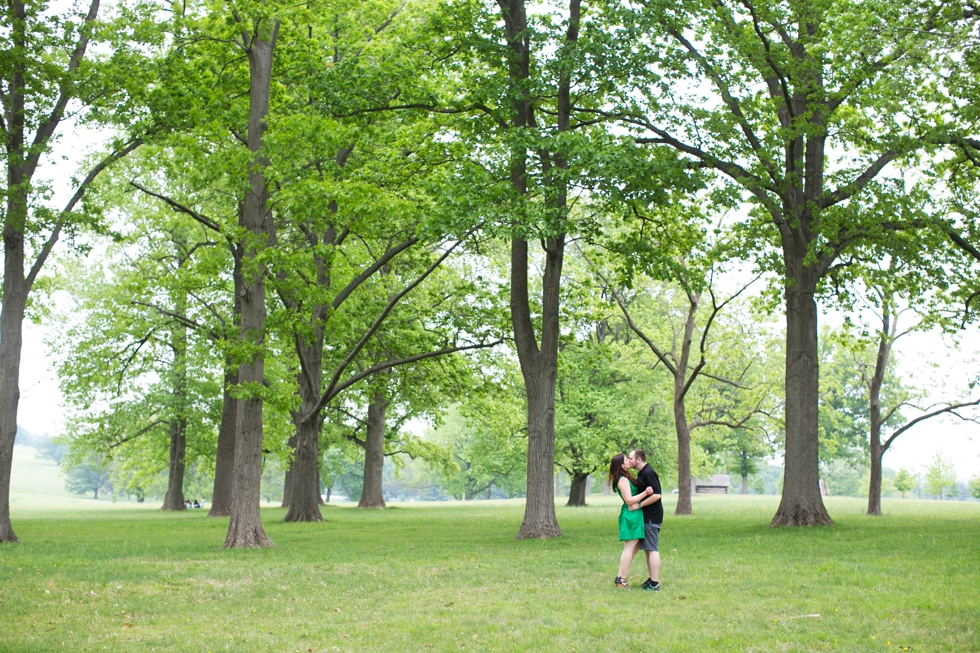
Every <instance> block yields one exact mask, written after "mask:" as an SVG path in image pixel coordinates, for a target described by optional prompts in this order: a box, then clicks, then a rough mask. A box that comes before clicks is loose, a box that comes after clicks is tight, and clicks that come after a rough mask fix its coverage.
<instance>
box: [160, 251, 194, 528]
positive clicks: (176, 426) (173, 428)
mask: <svg viewBox="0 0 980 653" xmlns="http://www.w3.org/2000/svg"><path fill="white" fill-rule="evenodd" d="M182 263H183V262H182ZM175 309H176V313H177V314H178V315H186V314H187V297H186V296H182V297H178V300H177V302H176V306H175ZM172 329H173V333H172V343H171V350H172V351H173V355H174V361H173V369H172V372H171V373H172V374H173V408H172V410H173V415H172V416H171V418H170V464H169V469H168V474H167V494H166V495H165V496H164V498H163V506H162V507H161V508H160V510H185V509H186V505H185V503H184V470H185V469H186V462H185V458H186V454H187V327H186V326H185V325H184V324H183V323H181V322H177V323H175V324H174V325H173V327H172Z"/></svg>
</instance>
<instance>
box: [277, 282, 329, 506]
mask: <svg viewBox="0 0 980 653" xmlns="http://www.w3.org/2000/svg"><path fill="white" fill-rule="evenodd" d="M321 281H322V279H321ZM314 319H316V318H314ZM315 331H316V333H315V335H314V337H313V342H312V343H304V342H302V341H301V340H297V342H296V354H297V356H298V357H299V359H300V360H301V361H303V363H302V371H301V372H300V373H299V375H298V377H297V381H298V385H299V394H300V409H299V412H298V413H297V418H296V435H295V436H294V437H293V438H292V439H293V441H294V442H295V447H296V448H295V452H294V453H295V455H294V456H293V464H292V465H290V466H289V473H288V475H287V481H288V485H289V503H288V504H286V498H285V492H284V493H283V504H284V505H288V506H289V511H288V512H287V513H286V516H285V517H284V518H283V521H288V522H318V521H323V515H321V514H320V504H321V503H322V500H321V499H320V449H319V446H320V442H319V441H320V426H321V425H322V424H323V420H322V418H321V417H320V413H319V412H315V411H314V408H316V404H317V401H319V399H320V386H321V383H322V375H323V328H322V326H318V327H317V328H316V329H315Z"/></svg>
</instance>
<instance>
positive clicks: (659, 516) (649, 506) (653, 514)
mask: <svg viewBox="0 0 980 653" xmlns="http://www.w3.org/2000/svg"><path fill="white" fill-rule="evenodd" d="M629 461H630V464H631V465H632V467H633V469H635V470H637V475H636V488H637V490H638V491H639V492H643V491H644V490H646V489H647V488H648V487H649V488H652V489H653V494H651V495H650V496H648V497H647V498H646V499H644V500H643V501H642V502H641V503H640V505H641V506H642V507H643V530H644V532H645V534H646V536H645V538H644V539H642V540H640V546H639V548H640V549H642V550H643V551H644V552H645V553H646V556H647V569H648V570H649V572H650V577H649V578H647V580H646V582H645V583H643V589H645V590H647V591H650V592H659V591H660V551H659V544H660V526H661V525H662V524H663V521H664V505H663V502H661V501H660V498H661V489H660V477H659V476H657V472H655V471H654V469H653V467H651V466H650V465H648V464H647V455H646V453H644V451H643V450H642V449H634V450H633V451H632V452H630V457H629Z"/></svg>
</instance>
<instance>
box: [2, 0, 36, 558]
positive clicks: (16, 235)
mask: <svg viewBox="0 0 980 653" xmlns="http://www.w3.org/2000/svg"><path fill="white" fill-rule="evenodd" d="M8 11H9V12H10V17H11V18H13V19H14V20H13V24H12V29H11V32H12V38H11V41H12V44H13V46H14V48H15V50H14V51H15V52H16V51H18V50H19V51H21V52H23V51H24V49H25V48H26V44H27V36H26V32H25V25H26V23H27V21H26V13H25V10H24V4H23V2H19V1H17V0H14V1H13V2H11V3H10V4H9V5H8ZM8 38H9V37H8ZM24 88H25V79H24V75H23V72H22V67H20V66H17V65H14V67H13V70H12V72H11V79H10V83H9V85H8V88H7V89H6V92H7V99H6V100H5V102H6V103H9V108H8V109H7V112H6V113H7V120H8V122H9V124H8V125H6V127H5V131H6V136H7V143H6V145H7V151H6V158H5V163H6V164H7V188H6V191H7V198H6V199H7V202H6V204H7V206H6V207H5V208H6V212H5V213H6V215H4V216H3V295H2V296H0V542H17V541H18V539H17V535H16V534H14V529H13V526H12V525H11V524H10V473H11V469H12V465H13V459H14V438H16V437H17V409H18V406H19V405H20V357H21V349H22V347H23V328H24V310H25V308H26V306H27V293H28V292H29V290H30V288H29V287H28V284H27V279H26V278H25V276H24V229H25V228H26V225H27V185H28V183H29V182H30V176H29V175H28V176H27V178H25V175H24V169H23V161H24V119H25V116H24V110H25V109H24Z"/></svg>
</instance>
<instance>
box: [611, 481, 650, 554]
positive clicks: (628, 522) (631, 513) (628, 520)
mask: <svg viewBox="0 0 980 653" xmlns="http://www.w3.org/2000/svg"><path fill="white" fill-rule="evenodd" d="M627 480H628V479H627ZM629 484H630V494H632V495H634V496H635V495H636V486H635V485H633V481H630V482H629ZM616 494H618V495H619V498H620V499H622V498H623V495H622V494H621V493H620V491H619V484H617V485H616ZM645 536H646V533H645V531H644V529H643V510H630V507H629V506H628V505H626V502H625V501H623V505H622V506H621V507H620V509H619V539H620V541H623V540H642V539H643V538H644V537H645Z"/></svg>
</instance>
